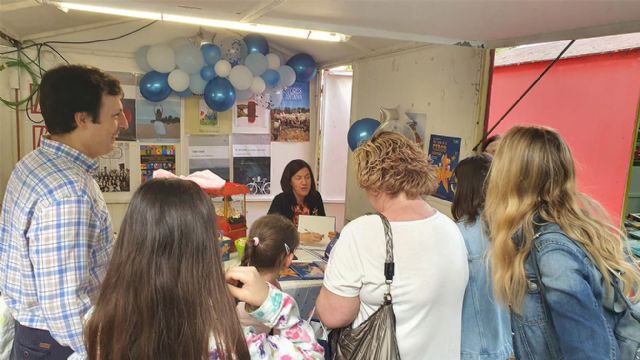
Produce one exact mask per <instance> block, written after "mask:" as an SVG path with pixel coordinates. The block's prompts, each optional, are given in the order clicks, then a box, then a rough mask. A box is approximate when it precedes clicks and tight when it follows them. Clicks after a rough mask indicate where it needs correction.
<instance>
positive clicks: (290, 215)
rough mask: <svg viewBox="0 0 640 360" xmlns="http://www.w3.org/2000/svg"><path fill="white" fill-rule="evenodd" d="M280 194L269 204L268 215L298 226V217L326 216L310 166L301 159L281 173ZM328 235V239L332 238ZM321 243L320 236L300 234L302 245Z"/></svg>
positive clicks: (307, 233) (290, 163)
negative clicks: (280, 216)
mask: <svg viewBox="0 0 640 360" xmlns="http://www.w3.org/2000/svg"><path fill="white" fill-rule="evenodd" d="M280 186H281V187H282V192H281V193H280V194H278V195H276V197H275V198H273V202H271V207H270V208H269V212H268V213H269V214H280V215H282V216H284V217H286V218H287V219H289V220H291V221H293V223H294V224H295V225H298V216H299V215H317V216H326V214H325V212H324V204H323V203H322V196H320V193H319V192H318V191H316V182H315V180H314V177H313V171H311V166H309V164H307V162H306V161H304V160H301V159H296V160H291V161H290V162H289V163H288V164H287V166H286V167H285V168H284V170H283V171H282V177H281V178H280ZM334 236H335V234H330V235H329V237H334ZM320 241H322V234H318V233H314V232H302V233H300V242H301V243H302V244H313V243H318V242H320Z"/></svg>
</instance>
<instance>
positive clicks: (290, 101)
mask: <svg viewBox="0 0 640 360" xmlns="http://www.w3.org/2000/svg"><path fill="white" fill-rule="evenodd" d="M310 125H311V112H310V110H309V83H308V82H306V83H301V82H296V83H294V84H293V85H291V86H289V87H288V88H286V89H284V90H283V94H282V102H281V103H280V105H279V106H278V107H274V108H272V109H271V141H277V142H306V141H309V128H310Z"/></svg>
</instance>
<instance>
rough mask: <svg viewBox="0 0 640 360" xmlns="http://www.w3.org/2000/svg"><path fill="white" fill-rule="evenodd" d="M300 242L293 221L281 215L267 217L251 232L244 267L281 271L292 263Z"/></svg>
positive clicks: (252, 228)
mask: <svg viewBox="0 0 640 360" xmlns="http://www.w3.org/2000/svg"><path fill="white" fill-rule="evenodd" d="M299 242H300V238H299V236H298V230H297V229H296V227H295V225H293V223H292V222H291V220H289V219H287V218H285V217H283V216H280V215H265V216H263V217H261V218H259V219H258V220H256V221H255V222H254V223H253V225H252V226H251V229H250V230H249V238H248V239H247V243H246V245H245V248H244V256H243V257H242V265H243V266H255V267H256V268H258V270H279V269H280V268H282V267H283V266H288V265H289V263H291V259H293V251H294V250H295V248H296V247H298V243H299Z"/></svg>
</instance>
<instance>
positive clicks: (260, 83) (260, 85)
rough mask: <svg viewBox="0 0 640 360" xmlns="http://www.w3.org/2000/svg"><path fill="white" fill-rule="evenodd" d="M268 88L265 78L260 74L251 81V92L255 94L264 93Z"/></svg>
mask: <svg viewBox="0 0 640 360" xmlns="http://www.w3.org/2000/svg"><path fill="white" fill-rule="evenodd" d="M266 88H267V84H265V82H264V80H263V79H262V78H261V77H260V76H256V77H254V78H253V82H252V83H251V88H250V89H251V92H252V93H254V94H256V95H257V94H262V92H263V91H264V89H266Z"/></svg>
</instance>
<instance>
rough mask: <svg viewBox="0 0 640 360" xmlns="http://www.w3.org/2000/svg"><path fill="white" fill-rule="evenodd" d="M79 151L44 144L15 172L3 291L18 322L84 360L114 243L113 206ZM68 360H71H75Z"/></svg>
mask: <svg viewBox="0 0 640 360" xmlns="http://www.w3.org/2000/svg"><path fill="white" fill-rule="evenodd" d="M97 167H98V161H97V160H92V159H90V158H89V157H87V156H85V155H84V154H82V153H80V152H79V151H77V150H75V149H73V148H71V147H69V146H66V145H64V144H61V143H59V142H56V141H53V140H50V139H43V142H42V146H41V147H39V148H38V149H36V150H35V151H33V152H32V153H30V154H29V155H27V156H26V157H25V158H24V159H22V160H21V161H20V162H18V164H17V165H16V167H15V169H14V171H13V173H12V174H11V178H10V179H9V183H8V184H7V190H6V194H5V197H4V202H3V204H2V213H1V215H0V269H1V270H0V291H1V292H2V294H3V295H4V297H5V298H6V301H7V305H8V306H9V308H10V310H11V312H12V314H13V316H14V318H15V319H16V320H17V321H18V322H20V324H22V325H24V326H28V327H33V328H38V329H45V330H48V331H50V332H51V335H52V336H53V337H54V338H55V339H56V340H57V341H58V342H59V343H60V344H62V345H66V346H70V347H71V348H72V349H73V350H74V351H75V354H74V355H72V357H71V358H76V359H77V358H84V357H86V351H85V348H84V345H83V338H82V324H83V316H84V315H85V314H86V312H87V311H88V310H89V308H90V307H91V304H92V300H93V299H95V297H96V296H97V294H98V291H99V290H100V284H101V283H102V280H103V277H104V274H105V272H106V268H107V265H108V261H109V258H110V256H111V247H112V243H113V233H112V230H111V219H110V217H109V213H108V211H107V206H106V204H105V202H104V199H103V197H102V193H101V192H100V189H99V188H98V185H97V184H96V182H95V180H94V179H93V178H92V176H91V173H92V172H94V171H95V170H96V169H97ZM71 358H70V359H71Z"/></svg>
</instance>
